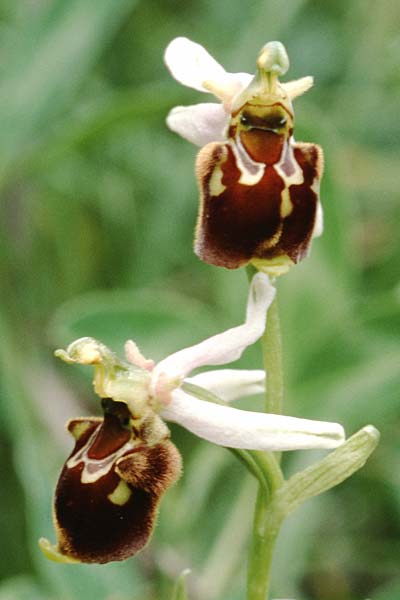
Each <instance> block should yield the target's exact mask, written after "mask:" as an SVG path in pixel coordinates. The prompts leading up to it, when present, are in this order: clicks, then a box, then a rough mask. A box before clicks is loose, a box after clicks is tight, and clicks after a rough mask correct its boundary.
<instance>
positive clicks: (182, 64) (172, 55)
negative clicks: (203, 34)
mask: <svg viewBox="0 0 400 600" xmlns="http://www.w3.org/2000/svg"><path fill="white" fill-rule="evenodd" d="M164 60H165V64H166V65H167V67H168V69H169V71H170V72H171V75H172V77H174V79H176V80H177V81H179V83H182V84H183V85H186V86H188V87H191V88H194V89H195V90H199V91H200V92H207V91H208V90H207V89H206V88H205V87H204V86H203V82H204V81H207V80H208V79H217V80H218V79H219V78H223V77H224V75H225V69H224V68H223V67H222V66H221V65H220V64H219V63H218V62H217V61H216V60H215V59H214V58H213V57H212V56H211V55H210V54H209V53H208V52H207V50H206V49H205V48H203V46H200V44H196V43H195V42H192V41H191V40H188V39H187V38H185V37H178V38H175V39H174V40H172V42H170V44H169V45H168V46H167V49H166V50H165V54H164Z"/></svg>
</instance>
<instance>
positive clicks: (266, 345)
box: [261, 296, 283, 415]
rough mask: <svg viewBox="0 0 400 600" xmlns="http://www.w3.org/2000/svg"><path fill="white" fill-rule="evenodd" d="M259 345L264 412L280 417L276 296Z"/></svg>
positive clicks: (279, 338) (280, 379) (280, 397)
mask: <svg viewBox="0 0 400 600" xmlns="http://www.w3.org/2000/svg"><path fill="white" fill-rule="evenodd" d="M261 345H262V350H263V360H264V369H265V372H266V374H267V390H266V394H265V412H267V413H276V414H279V415H280V414H282V404H283V368H282V338H281V327H280V323H279V312H278V301H277V298H276V296H275V299H274V301H273V302H272V304H271V306H270V307H269V310H268V316H267V327H266V329H265V332H264V335H263V337H262V338H261Z"/></svg>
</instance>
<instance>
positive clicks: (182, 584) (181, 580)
mask: <svg viewBox="0 0 400 600" xmlns="http://www.w3.org/2000/svg"><path fill="white" fill-rule="evenodd" d="M189 573H190V569H185V570H184V571H182V573H181V574H180V575H179V577H178V579H177V581H176V584H175V587H174V591H173V593H172V597H171V600H189V596H188V594H187V589H186V577H187V576H188V575H189Z"/></svg>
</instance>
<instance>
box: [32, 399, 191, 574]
mask: <svg viewBox="0 0 400 600" xmlns="http://www.w3.org/2000/svg"><path fill="white" fill-rule="evenodd" d="M103 408H104V418H103V419H95V418H93V419H91V418H89V419H74V420H73V421H70V422H69V424H68V429H69V431H70V432H71V433H72V435H73V436H74V437H75V439H76V443H75V448H74V450H73V451H72V453H71V455H70V457H69V458H68V460H67V461H66V463H65V465H64V467H63V470H62V472H61V475H60V478H59V480H58V484H57V488H56V492H55V501H54V521H55V528H56V531H57V538H58V544H57V547H56V548H55V549H52V548H51V547H50V546H49V545H48V543H47V542H45V543H44V544H43V543H42V548H43V549H44V550H45V551H46V550H47V552H46V554H47V555H48V556H49V557H50V558H54V559H55V560H65V562H75V561H76V562H85V563H107V562H110V561H118V560H124V559H126V558H128V557H129V556H132V555H134V554H136V553H137V552H138V551H139V550H141V549H142V548H143V547H144V546H145V545H146V543H147V541H148V540H149V538H150V535H151V532H152V530H153V526H154V521H155V518H156V515H157V507H158V504H159V501H160V499H161V496H162V495H163V493H164V492H165V491H166V490H167V488H168V487H170V486H171V485H172V484H173V483H174V482H175V481H176V479H177V478H178V477H179V475H180V472H181V458H180V455H179V452H178V451H177V449H176V448H175V446H174V445H173V444H172V443H171V442H170V441H169V440H168V439H162V440H161V441H160V442H159V443H157V444H155V445H153V446H149V445H147V442H146V441H144V439H143V437H142V436H141V428H140V426H137V424H136V423H135V420H134V419H133V418H132V415H131V414H130V412H129V410H128V408H127V406H126V404H124V403H121V402H114V401H113V400H111V399H105V400H103ZM144 437H145V436H144ZM49 549H50V551H49ZM51 554H53V556H51Z"/></svg>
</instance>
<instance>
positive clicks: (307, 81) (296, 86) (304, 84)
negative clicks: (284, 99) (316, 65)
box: [280, 75, 314, 100]
mask: <svg viewBox="0 0 400 600" xmlns="http://www.w3.org/2000/svg"><path fill="white" fill-rule="evenodd" d="M280 85H281V86H282V87H283V89H284V90H285V92H286V93H287V95H288V96H289V98H290V99H291V100H294V99H295V98H297V96H301V95H302V94H304V93H305V92H307V91H308V90H309V89H310V88H311V87H312V86H313V85H314V79H313V78H312V77H310V75H307V76H306V77H302V78H301V79H295V80H294V81H287V82H286V83H281V84H280Z"/></svg>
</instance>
